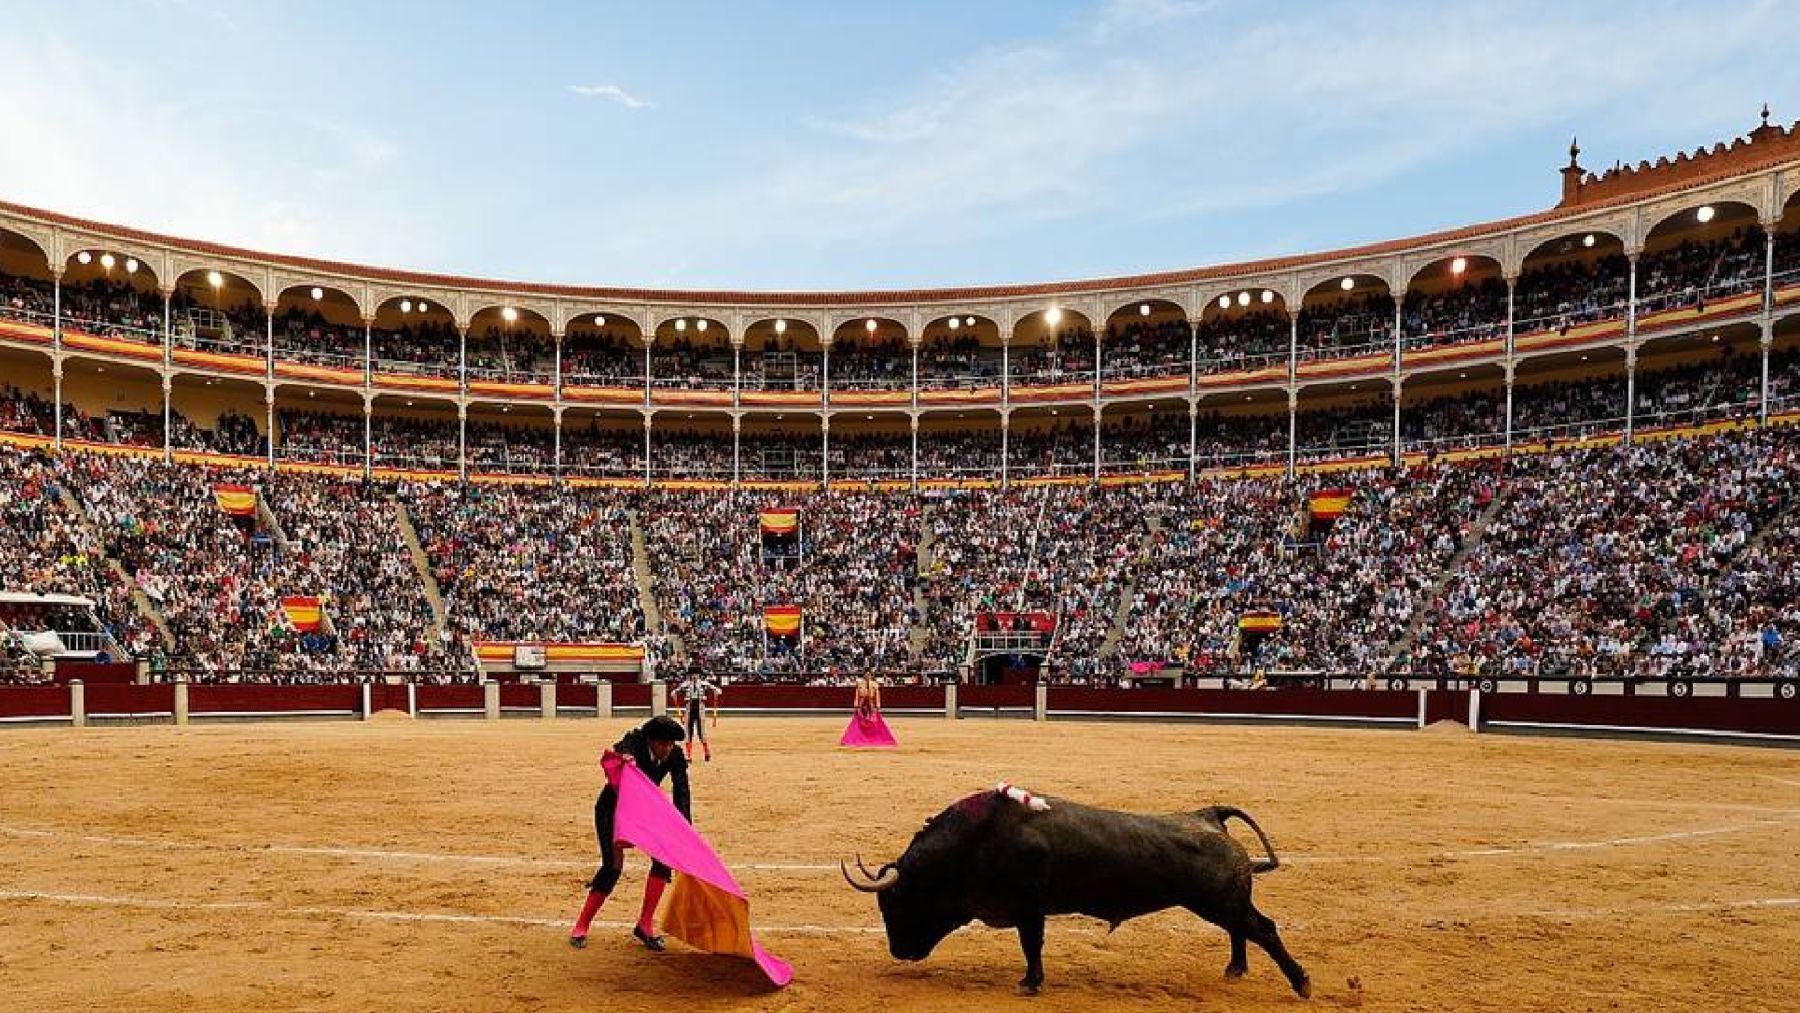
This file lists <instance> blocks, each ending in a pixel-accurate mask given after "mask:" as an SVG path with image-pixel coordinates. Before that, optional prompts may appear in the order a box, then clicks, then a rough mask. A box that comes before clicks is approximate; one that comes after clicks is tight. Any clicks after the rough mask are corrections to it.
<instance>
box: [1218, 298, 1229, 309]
mask: <svg viewBox="0 0 1800 1013" xmlns="http://www.w3.org/2000/svg"><path fill="white" fill-rule="evenodd" d="M1219 308H1220V309H1222V310H1228V309H1230V308H1231V297H1230V296H1228V295H1222V296H1220V297H1219Z"/></svg>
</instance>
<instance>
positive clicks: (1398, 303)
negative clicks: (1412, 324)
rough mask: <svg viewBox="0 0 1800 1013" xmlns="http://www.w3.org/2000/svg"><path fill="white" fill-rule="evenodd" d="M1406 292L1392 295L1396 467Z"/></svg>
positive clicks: (1397, 459)
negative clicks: (1402, 334)
mask: <svg viewBox="0 0 1800 1013" xmlns="http://www.w3.org/2000/svg"><path fill="white" fill-rule="evenodd" d="M1405 301H1406V293H1405V292H1401V293H1400V294H1399V295H1397V296H1395V297H1394V450H1393V455H1394V467H1396V468H1398V467H1399V466H1400V462H1401V460H1402V457H1401V447H1400V387H1401V380H1400V360H1401V359H1402V358H1403V357H1404V353H1403V351H1402V348H1403V346H1402V344H1401V333H1402V331H1404V330H1405V327H1406V311H1405V309H1404V308H1403V304H1404V303H1405Z"/></svg>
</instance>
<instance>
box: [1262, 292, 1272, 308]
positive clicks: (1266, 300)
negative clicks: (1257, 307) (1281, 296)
mask: <svg viewBox="0 0 1800 1013" xmlns="http://www.w3.org/2000/svg"><path fill="white" fill-rule="evenodd" d="M1262 301H1263V305H1264V306H1267V305H1269V304H1270V303H1272V302H1274V301H1275V290H1274V289H1272V288H1265V289H1263V294H1262Z"/></svg>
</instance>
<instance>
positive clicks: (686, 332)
mask: <svg viewBox="0 0 1800 1013" xmlns="http://www.w3.org/2000/svg"><path fill="white" fill-rule="evenodd" d="M650 334H651V336H652V337H653V339H654V340H655V341H657V342H662V341H673V340H675V338H676V337H677V336H680V337H683V338H686V339H688V340H696V339H699V340H704V341H706V342H708V343H711V342H712V341H714V340H720V341H726V342H729V341H730V340H731V328H730V326H729V325H727V324H726V323H725V321H724V320H722V319H720V318H719V317H718V316H714V315H709V314H706V313H696V312H689V313H674V314H668V315H665V316H660V317H657V318H656V325H655V326H654V327H652V328H650ZM715 335H716V337H715Z"/></svg>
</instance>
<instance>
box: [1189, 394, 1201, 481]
mask: <svg viewBox="0 0 1800 1013" xmlns="http://www.w3.org/2000/svg"><path fill="white" fill-rule="evenodd" d="M1199 456H1200V402H1199V401H1198V400H1190V401H1189V402H1188V479H1187V480H1188V485H1190V486H1191V485H1193V484H1194V478H1195V469H1196V468H1197V464H1196V463H1195V459H1196V458H1198V457H1199Z"/></svg>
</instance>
